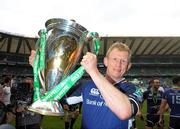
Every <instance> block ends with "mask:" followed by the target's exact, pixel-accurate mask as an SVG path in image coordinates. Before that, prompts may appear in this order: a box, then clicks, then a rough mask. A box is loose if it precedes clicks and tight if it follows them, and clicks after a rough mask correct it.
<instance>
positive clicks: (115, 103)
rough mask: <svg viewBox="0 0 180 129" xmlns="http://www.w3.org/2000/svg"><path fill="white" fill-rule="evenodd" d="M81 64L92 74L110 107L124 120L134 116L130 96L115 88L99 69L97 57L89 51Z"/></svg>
mask: <svg viewBox="0 0 180 129" xmlns="http://www.w3.org/2000/svg"><path fill="white" fill-rule="evenodd" d="M81 65H82V66H83V67H84V68H85V70H86V72H87V73H88V74H89V75H90V76H91V78H92V80H93V81H94V83H95V84H96V86H97V88H98V89H99V91H100V92H101V94H102V96H103V98H104V100H105V102H106V104H107V105H108V107H109V108H110V109H111V110H112V111H113V112H114V113H115V114H116V115H117V116H118V117H119V118H120V119H122V120H125V119H127V118H129V117H131V116H132V105H131V103H130V100H129V97H128V96H127V95H125V94H124V93H122V92H121V91H119V90H118V89H117V88H115V87H114V86H113V85H112V84H111V83H110V82H109V81H108V80H107V79H106V78H105V77H104V76H103V75H102V74H101V73H100V72H99V70H98V69H97V59H96V56H95V55H94V54H92V53H87V55H85V56H84V57H83V59H82V62H81Z"/></svg>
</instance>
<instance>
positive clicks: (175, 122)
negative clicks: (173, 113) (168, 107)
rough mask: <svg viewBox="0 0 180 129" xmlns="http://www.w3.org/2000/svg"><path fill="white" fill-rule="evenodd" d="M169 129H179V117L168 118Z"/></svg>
mask: <svg viewBox="0 0 180 129" xmlns="http://www.w3.org/2000/svg"><path fill="white" fill-rule="evenodd" d="M169 129H180V117H170V120H169Z"/></svg>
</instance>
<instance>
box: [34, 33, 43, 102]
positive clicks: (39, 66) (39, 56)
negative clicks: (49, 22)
mask: <svg viewBox="0 0 180 129" xmlns="http://www.w3.org/2000/svg"><path fill="white" fill-rule="evenodd" d="M45 45H46V30H44V29H43V30H40V39H39V40H38V41H37V42H36V47H37V48H36V55H35V59H34V64H33V73H34V98H33V100H34V101H36V100H38V99H40V81H39V74H38V72H42V70H43V69H44V68H45Z"/></svg>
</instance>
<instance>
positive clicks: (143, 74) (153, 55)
mask: <svg viewBox="0 0 180 129" xmlns="http://www.w3.org/2000/svg"><path fill="white" fill-rule="evenodd" d="M37 39H38V37H34V38H32V37H27V36H23V35H18V34H13V33H8V32H2V31H1V32H0V70H1V72H0V76H12V75H14V76H19V77H24V76H33V70H32V67H31V66H30V65H29V63H28V57H29V55H30V51H31V50H32V49H35V44H36V41H37ZM101 40H102V44H101V48H100V53H99V56H98V58H99V59H98V67H99V69H100V71H101V72H102V73H105V66H104V65H103V57H104V56H105V53H106V51H107V49H108V48H109V46H110V45H111V44H113V43H114V42H116V41H120V42H123V43H125V44H127V45H128V46H129V47H130V49H131V50H132V68H131V69H130V71H129V72H128V73H127V74H126V77H127V78H128V79H130V80H131V79H134V78H137V79H139V80H143V82H144V80H146V81H147V80H148V79H149V78H151V77H154V76H156V77H160V78H162V79H163V80H166V81H164V82H166V83H168V81H169V80H170V79H171V78H172V77H173V76H175V75H180V37H173V36H167V37H165V36H163V37H160V36H159V37H151V36H149V37H144V36H142V37H141V36H139V37H137V36H136V37H135V36H128V37H121V36H119V37H101ZM90 50H91V45H90V44H87V45H86V46H85V49H84V51H83V53H85V52H86V51H90ZM84 77H88V75H87V74H85V75H84ZM146 81H145V83H147V82H146Z"/></svg>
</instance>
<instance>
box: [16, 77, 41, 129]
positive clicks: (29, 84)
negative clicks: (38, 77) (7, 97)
mask: <svg viewBox="0 0 180 129" xmlns="http://www.w3.org/2000/svg"><path fill="white" fill-rule="evenodd" d="M33 88H34V87H33V79H32V78H30V77H26V78H25V79H23V82H22V83H18V84H17V94H16V98H17V102H16V129H40V128H41V121H42V115H40V114H37V113H34V112H31V111H28V110H27V106H29V105H30V104H32V102H33V93H34V89H33ZM22 91H23V92H22Z"/></svg>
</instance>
